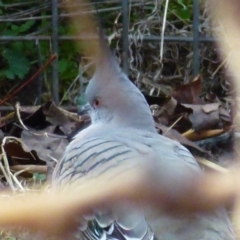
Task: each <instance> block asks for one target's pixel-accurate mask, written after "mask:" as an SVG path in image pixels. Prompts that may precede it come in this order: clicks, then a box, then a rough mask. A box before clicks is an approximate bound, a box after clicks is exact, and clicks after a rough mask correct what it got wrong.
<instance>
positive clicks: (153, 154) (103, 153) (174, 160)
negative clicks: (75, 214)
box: [53, 130, 234, 240]
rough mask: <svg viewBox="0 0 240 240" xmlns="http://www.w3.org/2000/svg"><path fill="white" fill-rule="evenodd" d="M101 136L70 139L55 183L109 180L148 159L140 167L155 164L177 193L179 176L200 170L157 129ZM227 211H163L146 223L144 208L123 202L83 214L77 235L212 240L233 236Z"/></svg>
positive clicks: (184, 151)
mask: <svg viewBox="0 0 240 240" xmlns="http://www.w3.org/2000/svg"><path fill="white" fill-rule="evenodd" d="M99 135H100V136H102V137H90V138H85V139H82V138H79V137H76V138H75V139H74V140H73V141H72V142H71V143H70V144H69V146H68V148H67V150H66V152H65V155H64V156H63V158H62V160H61V161H60V162H59V164H58V166H57V168H56V170H55V173H54V179H53V181H54V183H55V185H57V186H66V185H69V184H72V183H74V182H76V183H77V182H78V180H79V179H82V180H84V181H86V180H91V179H98V178H104V177H106V184H107V181H111V179H113V178H116V177H118V175H121V176H123V175H122V174H126V175H127V174H130V171H129V170H131V169H132V168H135V167H139V165H141V164H142V163H143V162H144V163H145V164H143V165H142V166H147V164H148V165H151V168H152V169H153V173H154V174H156V176H157V175H158V174H159V175H161V178H160V179H164V182H166V186H170V187H171V188H172V191H173V192H174V191H177V190H178V186H179V182H181V181H179V180H180V179H183V178H186V179H187V178H188V177H189V176H190V177H191V176H193V175H195V174H201V173H202V172H201V170H200V167H199V166H198V164H197V162H196V160H195V159H194V157H193V156H192V154H191V153H190V152H189V151H188V150H187V149H186V148H185V147H183V146H182V145H181V144H179V143H177V142H175V141H172V140H169V139H168V138H165V137H163V136H160V135H158V134H152V133H145V132H141V131H140V132H139V131H133V130H132V132H128V131H125V132H124V131H112V132H111V131H108V132H105V134H97V136H99ZM84 181H83V183H84ZM223 212H224V210H223V211H222V210H219V211H216V212H214V213H211V214H210V215H205V214H202V215H200V214H199V215H195V216H193V217H190V218H188V217H185V216H183V217H176V216H171V215H168V214H165V213H163V214H160V215H157V218H154V220H151V221H149V222H148V221H146V220H145V215H144V214H143V212H142V211H139V209H138V210H136V209H135V208H134V207H133V206H128V205H126V204H123V206H122V207H120V208H119V207H117V208H116V206H114V207H113V208H111V211H109V209H108V210H104V211H103V210H101V211H99V210H96V211H94V212H93V214H91V216H90V217H89V216H88V217H86V218H85V220H91V221H85V220H84V219H83V220H84V221H82V222H81V223H82V224H81V227H80V229H81V231H79V233H78V234H80V237H81V238H86V239H99V238H106V239H112V238H113V239H114V238H115V239H133V238H135V239H152V238H153V237H154V236H156V235H157V238H158V239H172V240H175V239H176V240H177V239H190V238H188V237H192V236H196V238H195V239H205V236H209V238H206V239H209V240H213V239H219V240H220V239H225V240H226V239H234V238H233V237H230V236H231V234H232V232H231V225H230V223H229V222H228V218H227V215H226V214H225V213H223ZM120 213H121V214H120ZM149 226H151V228H150V227H149ZM151 229H152V230H153V231H152V230H151ZM153 232H154V234H155V233H156V234H155V235H154V234H153ZM220 235H222V237H219V236H220ZM232 236H233V235H232ZM216 237H217V238H216Z"/></svg>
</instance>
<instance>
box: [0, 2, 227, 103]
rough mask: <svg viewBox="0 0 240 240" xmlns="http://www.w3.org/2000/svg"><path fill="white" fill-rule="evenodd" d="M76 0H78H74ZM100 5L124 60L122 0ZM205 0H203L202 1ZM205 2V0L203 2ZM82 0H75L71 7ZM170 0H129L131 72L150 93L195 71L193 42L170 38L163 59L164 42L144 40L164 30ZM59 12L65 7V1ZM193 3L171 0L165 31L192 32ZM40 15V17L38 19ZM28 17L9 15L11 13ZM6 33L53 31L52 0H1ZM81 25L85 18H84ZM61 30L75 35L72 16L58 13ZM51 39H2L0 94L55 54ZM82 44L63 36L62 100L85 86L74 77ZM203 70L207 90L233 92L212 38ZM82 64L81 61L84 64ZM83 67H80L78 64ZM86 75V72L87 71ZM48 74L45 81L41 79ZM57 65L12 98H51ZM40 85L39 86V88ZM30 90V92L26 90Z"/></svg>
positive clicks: (163, 91) (166, 89) (203, 29)
mask: <svg viewBox="0 0 240 240" xmlns="http://www.w3.org/2000/svg"><path fill="white" fill-rule="evenodd" d="M73 2H74V1H73ZM92 2H93V3H94V6H95V8H97V9H98V10H99V14H100V17H101V19H102V22H103V25H104V27H105V29H106V32H107V34H108V35H109V36H112V38H111V39H112V40H111V45H112V47H113V49H114V51H115V54H116V55H117V57H118V59H119V62H120V64H121V60H122V42H121V34H122V15H121V2H120V1H115V0H111V1H92ZM200 2H201V1H200ZM201 5H202V6H203V4H201ZM77 7H79V8H81V3H80V2H79V1H75V3H73V7H72V11H73V12H76V9H77ZM164 7H165V1H147V0H146V1H139V0H132V1H130V14H129V16H130V26H129V34H130V35H131V36H132V37H131V38H130V39H129V42H130V52H129V55H130V58H129V59H130V72H129V75H130V78H131V79H132V80H133V81H134V82H135V83H136V84H137V85H138V87H139V88H141V90H143V91H145V92H146V93H147V94H150V95H170V94H171V90H172V88H173V87H175V86H176V85H179V84H182V83H188V82H189V81H191V80H192V79H193V76H192V45H191V43H177V42H176V43H175V42H165V43H164V48H163V60H162V62H160V60H159V52H160V43H159V42H151V41H148V42H146V41H144V42H143V41H142V40H141V38H139V37H137V36H139V34H143V35H147V36H148V35H154V36H160V35H161V30H162V20H163V13H164ZM206 9H207V8H206V6H205V5H204V6H203V7H202V8H201V16H200V26H199V32H200V35H201V36H211V35H212V29H211V27H210V24H209V19H208V17H207V10H206ZM59 12H60V14H62V13H65V10H64V8H62V1H60V2H59ZM192 13H193V6H192V1H190V0H173V1H170V3H169V6H168V13H167V22H166V31H165V35H166V36H186V37H187V36H192V17H193V16H192ZM35 17H41V18H40V19H39V18H38V19H35ZM21 18H25V19H26V20H25V21H6V19H10V20H11V19H14V20H19V19H21ZM0 21H1V25H0V32H1V36H28V35H34V36H38V35H43V36H46V35H51V33H52V28H51V1H24V2H23V1H16V0H6V1H0ZM79 27H81V23H79ZM58 32H59V35H60V36H72V35H74V31H73V29H72V27H71V25H70V24H69V22H68V18H66V17H59V29H58ZM51 48H52V46H51V42H50V41H39V42H35V41H1V42H0V87H1V91H0V97H1V98H4V97H5V96H6V95H8V94H9V92H10V91H11V90H12V89H13V88H15V87H16V86H19V85H21V84H22V83H23V82H24V81H26V80H27V79H28V78H29V77H30V76H31V75H32V74H33V73H34V72H36V71H37V69H39V67H40V66H41V65H42V64H43V63H44V62H46V61H47V59H48V58H49V56H50V55H51V52H52V50H51ZM84 57H87V56H82V55H81V52H80V51H79V49H77V48H76V47H75V45H74V41H61V42H59V84H60V93H59V94H60V99H62V101H61V103H67V104H69V103H72V104H74V103H75V102H76V99H77V96H78V95H79V92H80V91H81V90H80V88H81V86H80V84H79V81H75V82H73V81H74V79H75V78H76V77H77V76H78V74H79V72H81V69H84V70H85V69H86V62H85V61H84ZM200 64H201V66H200V67H201V69H200V73H201V75H202V77H203V81H204V83H205V84H204V89H203V95H204V94H206V93H209V92H212V93H213V94H217V95H218V96H219V97H220V98H226V96H228V95H229V84H228V82H227V81H226V80H225V75H224V74H223V73H222V69H221V68H219V69H218V67H219V64H220V61H219V59H218V57H217V53H216V47H215V45H214V44H212V43H204V44H201V47H200ZM79 66H80V67H79ZM79 69H80V70H79ZM83 75H84V76H85V74H84V73H83ZM41 79H43V87H42V86H41V84H39V82H40V81H41ZM51 84H52V68H51V67H48V68H47V69H45V71H44V73H43V74H42V75H41V76H40V77H38V78H37V79H36V80H35V81H34V83H32V84H30V86H28V87H27V88H25V90H23V91H22V92H21V93H20V94H19V96H18V97H15V98H13V99H12V100H11V101H10V102H9V103H12V102H14V101H16V100H19V101H20V102H22V103H23V104H35V103H39V102H44V101H46V100H49V98H51V91H52V89H51ZM39 88H40V90H39ZM26 93H27V94H26Z"/></svg>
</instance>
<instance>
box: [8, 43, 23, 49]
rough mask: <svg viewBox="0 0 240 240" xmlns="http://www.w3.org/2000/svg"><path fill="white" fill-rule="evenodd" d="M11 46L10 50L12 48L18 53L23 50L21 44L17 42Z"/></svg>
mask: <svg viewBox="0 0 240 240" xmlns="http://www.w3.org/2000/svg"><path fill="white" fill-rule="evenodd" d="M11 46H12V48H14V49H16V50H18V51H22V50H23V42H19V41H17V42H13V43H12V45H11Z"/></svg>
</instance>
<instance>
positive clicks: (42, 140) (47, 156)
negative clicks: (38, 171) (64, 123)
mask: <svg viewBox="0 0 240 240" xmlns="http://www.w3.org/2000/svg"><path fill="white" fill-rule="evenodd" d="M54 129H55V127H53V126H50V127H48V128H46V129H45V130H43V131H35V132H34V134H33V133H31V132H30V131H27V130H23V131H22V134H21V140H22V141H23V142H24V143H25V145H26V146H27V147H28V149H30V150H31V151H33V150H34V151H36V153H37V155H38V157H39V158H40V159H42V160H44V161H51V160H52V159H53V158H54V159H57V160H59V159H60V158H61V157H62V155H63V152H64V150H65V148H66V146H67V145H68V143H69V142H68V140H67V139H66V138H63V137H62V136H58V135H53V136H51V135H50V134H49V133H52V132H53V131H54Z"/></svg>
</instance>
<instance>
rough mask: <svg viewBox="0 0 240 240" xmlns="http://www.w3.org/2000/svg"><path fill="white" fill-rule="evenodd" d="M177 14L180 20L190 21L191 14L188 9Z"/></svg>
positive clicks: (183, 9) (180, 10)
mask: <svg viewBox="0 0 240 240" xmlns="http://www.w3.org/2000/svg"><path fill="white" fill-rule="evenodd" d="M176 14H177V16H178V17H179V18H181V19H183V20H190V18H191V12H190V11H189V9H187V8H182V9H179V10H178V11H176Z"/></svg>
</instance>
